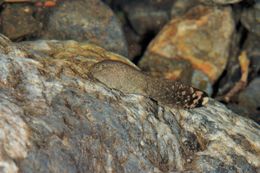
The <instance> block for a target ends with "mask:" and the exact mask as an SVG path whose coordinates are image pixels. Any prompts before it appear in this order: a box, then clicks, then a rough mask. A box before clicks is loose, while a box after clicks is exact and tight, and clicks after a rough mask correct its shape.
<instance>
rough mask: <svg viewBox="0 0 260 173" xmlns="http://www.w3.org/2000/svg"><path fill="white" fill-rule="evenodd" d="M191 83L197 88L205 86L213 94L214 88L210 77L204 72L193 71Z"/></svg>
mask: <svg viewBox="0 0 260 173" xmlns="http://www.w3.org/2000/svg"><path fill="white" fill-rule="evenodd" d="M191 83H192V84H193V86H194V87H196V88H203V89H204V90H205V92H206V93H208V94H209V95H212V93H213V88H212V84H211V83H210V80H209V77H208V76H206V75H205V74H204V73H202V72H201V71H200V70H194V71H193V73H192V79H191Z"/></svg>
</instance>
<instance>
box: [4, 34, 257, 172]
mask: <svg viewBox="0 0 260 173" xmlns="http://www.w3.org/2000/svg"><path fill="white" fill-rule="evenodd" d="M56 43H57V45H56V47H61V45H67V47H66V50H68V51H69V49H70V47H69V46H68V42H66V44H65V43H64V44H61V43H62V42H54V41H53V42H52V46H54V45H55V44H56ZM32 44H33V42H30V45H32ZM38 44H39V42H36V45H38ZM70 44H71V42H70ZM41 45H42V46H39V47H38V46H35V47H38V50H36V49H33V50H29V47H28V45H27V47H26V46H25V44H21V45H19V44H16V45H13V44H12V43H11V42H10V41H9V40H7V39H6V38H4V37H3V36H0V65H1V68H0V69H1V70H0V86H1V88H0V103H1V104H0V116H1V118H0V125H1V129H0V132H1V134H2V135H1V138H0V145H1V147H0V161H1V163H3V164H2V165H1V171H2V172H3V173H12V172H26V173H33V172H39V173H43V172H68V173H74V172H75V173H76V172H120V173H121V172H125V173H128V172H185V171H186V172H250V173H251V172H252V173H254V172H257V171H259V167H260V158H259V151H260V145H259V144H260V126H259V125H257V124H256V123H255V122H253V121H252V120H249V119H246V118H243V117H240V116H238V115H237V114H234V113H233V112H231V111H230V110H228V109H227V108H226V107H225V106H223V105H222V104H220V103H218V102H217V101H214V100H210V102H209V104H208V105H207V106H206V107H202V108H198V109H192V110H177V109H174V108H169V107H165V106H164V105H158V104H157V103H156V102H155V101H153V100H151V99H149V98H147V97H144V96H141V95H135V94H124V93H121V92H119V91H117V90H111V89H110V88H108V87H106V86H105V85H103V84H101V83H99V82H97V81H93V80H90V79H88V78H87V77H86V78H85V77H84V75H83V76H82V73H81V72H86V71H87V70H85V71H80V70H79V69H80V66H81V65H82V64H85V65H86V68H87V67H88V65H87V61H84V60H85V59H84V58H83V56H80V55H79V56H73V57H67V58H66V57H64V58H59V56H57V55H56V56H55V57H51V56H52V55H49V54H47V53H45V52H48V51H47V50H48V49H49V50H50V49H56V47H50V45H49V48H48V44H44V43H43V42H42V43H41ZM73 45H76V44H73ZM31 47H33V46H31ZM41 47H42V50H40V48H41ZM71 49H72V50H74V49H76V48H75V47H72V48H71ZM81 49H82V48H81ZM94 50H95V48H94V47H92V49H89V50H88V51H89V57H87V56H86V57H87V59H90V57H91V56H90V55H92V54H94V55H96V56H98V55H97V53H92V52H93V51H94ZM102 50H103V49H102ZM52 51H53V52H56V54H58V51H63V49H60V50H59V49H58V50H56V51H54V50H52ZM85 51H86V52H87V50H85ZM94 52H99V51H98V50H96V51H94ZM60 53H61V52H60ZM78 53H79V54H80V52H78ZM108 54H110V53H108ZM104 55H106V52H105V51H103V53H101V54H100V56H104ZM79 57H81V58H79ZM65 58H66V59H65ZM95 59H96V58H94V60H95ZM101 59H102V58H101ZM78 66H79V68H76V67H78ZM82 66H83V65H82ZM86 68H85V69H86Z"/></svg>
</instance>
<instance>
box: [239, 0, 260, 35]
mask: <svg viewBox="0 0 260 173" xmlns="http://www.w3.org/2000/svg"><path fill="white" fill-rule="evenodd" d="M241 22H242V24H243V25H244V26H245V27H246V28H247V29H248V30H249V31H250V32H253V33H255V34H257V35H258V36H260V0H255V4H254V5H253V6H252V7H248V8H244V9H243V12H242V15H241Z"/></svg>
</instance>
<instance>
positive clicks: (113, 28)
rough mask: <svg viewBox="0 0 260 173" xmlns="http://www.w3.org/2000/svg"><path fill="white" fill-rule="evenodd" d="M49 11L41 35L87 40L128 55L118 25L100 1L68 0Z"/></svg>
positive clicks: (112, 14)
mask: <svg viewBox="0 0 260 173" xmlns="http://www.w3.org/2000/svg"><path fill="white" fill-rule="evenodd" d="M50 11H51V12H50V14H49V16H48V22H47V23H46V25H45V28H44V29H45V31H44V33H43V34H42V36H41V38H44V39H58V40H71V39H72V40H76V41H88V42H90V43H94V44H97V45H99V46H101V47H104V48H106V49H108V50H110V51H113V52H116V53H119V54H121V55H125V56H127V54H128V52H127V45H126V41H125V37H124V34H123V32H122V28H121V25H120V23H119V21H118V19H117V18H116V16H115V15H114V13H113V12H112V10H111V9H110V8H109V7H108V6H106V5H105V4H103V3H102V2H101V1H99V0H77V1H68V0H67V1H63V2H60V3H59V4H58V6H57V7H55V8H52V9H51V10H50ZM67 14H70V15H67ZM64 16H66V17H64Z"/></svg>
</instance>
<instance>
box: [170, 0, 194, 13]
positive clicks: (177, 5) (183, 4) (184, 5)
mask: <svg viewBox="0 0 260 173" xmlns="http://www.w3.org/2000/svg"><path fill="white" fill-rule="evenodd" d="M198 4H199V2H198V0H176V1H174V3H173V6H172V8H171V17H177V16H180V15H183V14H184V13H186V12H187V11H188V10H189V9H191V8H192V7H194V6H196V5H198Z"/></svg>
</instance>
